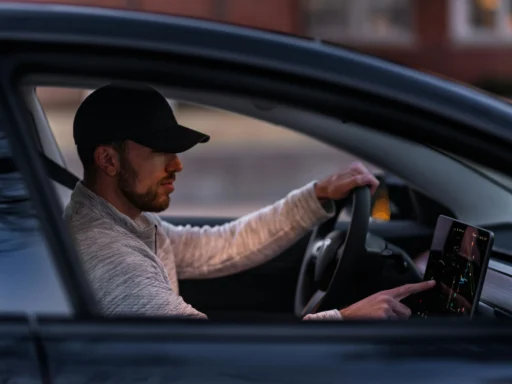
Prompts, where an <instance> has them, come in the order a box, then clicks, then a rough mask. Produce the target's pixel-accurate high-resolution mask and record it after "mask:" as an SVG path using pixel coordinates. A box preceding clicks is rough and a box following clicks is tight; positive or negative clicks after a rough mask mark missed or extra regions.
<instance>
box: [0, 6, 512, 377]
mask: <svg viewBox="0 0 512 384" xmlns="http://www.w3.org/2000/svg"><path fill="white" fill-rule="evenodd" d="M35 9H37V10H38V12H37V13H35V12H33V8H29V9H28V11H27V9H20V10H17V11H16V9H14V10H12V9H10V8H9V10H10V12H9V17H7V18H6V19H5V20H4V19H2V20H4V21H5V22H4V23H0V28H5V26H6V25H10V26H11V27H12V28H15V27H16V25H18V24H17V23H15V21H18V20H20V19H21V20H23V23H22V24H23V26H22V28H23V31H26V30H31V29H32V30H35V31H37V32H38V33H35V34H33V35H28V34H23V35H20V36H18V39H19V40H21V39H28V37H27V36H37V39H43V40H44V37H45V34H44V29H45V28H54V27H56V26H60V27H61V28H62V30H60V32H61V33H62V35H61V34H58V33H54V34H50V36H49V37H50V39H51V44H48V45H44V44H40V45H38V48H37V52H33V51H29V53H28V54H27V55H25V56H24V57H19V56H16V58H17V59H18V60H21V61H11V62H9V64H10V65H9V66H8V67H6V66H1V68H2V69H3V70H4V72H2V75H3V80H4V81H3V82H2V83H1V88H0V92H3V95H2V96H3V97H1V98H0V105H1V106H2V108H1V112H2V116H8V117H9V119H8V120H7V123H6V124H7V126H8V127H9V128H8V130H9V132H10V135H11V136H12V138H13V142H14V143H15V144H16V151H15V153H17V156H22V155H23V156H26V158H27V159H28V160H29V161H28V165H25V166H24V168H23V169H24V170H25V173H26V174H27V175H28V176H30V177H27V183H28V185H29V187H30V188H29V191H30V193H31V196H33V197H34V199H35V201H36V202H37V204H36V207H37V208H38V212H39V213H42V215H41V217H42V221H41V223H42V224H43V225H42V228H43V233H44V238H45V239H46V240H48V244H49V245H50V249H51V251H52V256H53V257H52V258H49V259H48V265H50V266H52V268H53V270H54V272H55V273H54V274H53V275H50V276H49V277H48V276H47V275H44V276H42V275H37V274H36V275H37V276H41V277H43V278H45V279H47V280H48V279H50V280H52V279H53V281H54V284H55V285H57V286H61V291H62V293H64V297H67V299H68V301H65V302H66V303H67V305H66V306H64V307H63V308H61V310H62V311H64V310H65V309H67V311H68V313H61V314H53V316H45V315H44V313H41V314H40V315H38V316H37V317H35V318H34V320H33V321H32V325H31V327H32V328H31V330H32V332H34V336H37V337H38V338H39V341H40V343H41V344H40V347H42V348H41V349H40V352H41V354H43V357H44V360H43V361H42V367H44V368H45V369H46V372H47V380H46V381H47V382H56V383H69V382H77V383H82V382H91V381H93V382H122V383H126V382H141V381H142V382H144V381H146V382H148V381H149V382H151V381H153V382H158V381H160V382H162V381H163V382H169V381H181V382H201V381H209V382H210V381H213V382H223V383H224V382H248V381H263V382H290V381H291V382H317V381H318V380H321V381H322V382H336V383H339V382H340V381H344V380H345V381H347V382H353V383H357V382H386V380H387V381H388V382H392V383H398V382H413V381H414V382H429V381H430V382H442V381H443V380H444V381H451V382H453V381H464V382H468V383H470V382H471V381H472V380H473V382H477V381H480V382H503V381H504V380H505V379H507V380H508V379H509V378H510V377H511V375H512V371H511V367H510V358H511V356H510V342H511V341H512V335H511V333H510V327H509V325H508V324H503V323H501V324H498V323H485V322H482V323H479V322H473V323H471V324H467V323H464V324H461V323H458V322H453V323H452V322H447V321H443V322H430V321H428V322H427V321H425V322H417V321H416V322H414V321H410V322H405V323H402V322H390V323H381V322H376V323H370V324H369V323H355V322H339V323H332V324H331V323H321V324H317V323H306V322H304V323H300V322H294V323H287V324H281V325H278V324H274V325H266V324H258V325H255V324H238V325H235V324H230V323H215V322H192V321H190V322H186V321H177V320H176V321H175V322H173V321H171V320H170V319H152V318H144V317H142V318H137V319H105V318H103V317H101V316H99V315H98V313H97V312H95V308H94V304H95V303H94V302H93V301H91V298H90V297H89V296H88V294H87V290H86V289H85V285H84V284H82V283H83V282H84V278H83V273H82V274H79V272H80V263H79V262H78V259H77V258H75V257H74V256H73V255H74V253H73V248H72V247H71V246H70V241H69V239H70V237H69V234H68V233H67V232H66V231H65V229H64V228H63V226H62V223H61V221H60V217H59V215H60V214H61V209H59V207H58V205H56V204H55V202H56V201H58V199H57V197H56V195H55V194H53V195H52V194H51V192H52V190H51V189H50V188H48V187H49V181H48V180H46V181H45V177H46V176H47V175H46V172H45V170H44V169H43V167H42V165H41V163H40V162H39V161H38V160H39V158H38V157H37V156H36V152H35V149H36V146H35V144H34V143H32V144H31V141H30V139H29V138H31V137H32V133H33V131H31V130H30V119H29V118H28V116H27V115H25V113H26V111H25V110H24V109H23V108H22V105H23V103H22V102H21V100H20V98H19V97H16V95H17V89H14V88H11V87H12V85H13V84H16V78H15V77H14V76H12V75H14V73H9V72H8V71H9V70H13V69H20V71H21V68H25V69H27V68H32V69H34V68H36V69H39V70H41V71H48V70H50V69H51V70H53V72H57V73H62V72H65V73H67V74H70V73H71V74H75V75H76V74H77V72H78V73H80V75H81V76H86V75H88V76H91V77H93V75H96V76H98V75H99V74H100V73H102V74H103V76H105V75H106V73H108V77H110V78H116V76H121V74H123V75H124V76H127V77H130V78H132V79H139V80H143V81H147V80H148V79H152V80H153V81H155V79H156V80H159V81H164V79H168V77H167V75H170V74H171V72H169V71H170V69H169V66H171V65H172V64H173V63H174V64H175V63H177V61H172V60H168V61H167V60H165V56H164V59H162V52H163V51H164V50H163V49H161V46H160V45H149V46H151V47H155V46H157V47H158V48H155V50H156V52H153V53H154V54H155V55H154V56H151V55H148V54H147V51H143V52H140V51H134V52H132V51H129V52H128V53H127V52H126V50H121V49H119V51H118V50H116V49H113V48H112V42H113V41H112V40H109V43H108V44H109V45H108V50H98V51H94V47H95V45H94V44H90V45H89V46H88V49H87V50H84V49H76V50H75V49H74V48H73V47H74V46H73V45H69V42H70V41H73V42H75V41H74V40H73V39H75V38H77V36H80V34H81V33H84V31H87V30H88V28H91V31H92V33H93V34H94V33H97V31H98V30H99V31H103V33H105V32H104V31H109V33H110V34H109V36H110V37H112V35H115V34H118V33H125V34H128V35H129V34H130V33H132V32H136V34H137V36H144V33H142V32H148V33H149V31H156V33H160V32H159V31H161V30H160V29H158V28H154V27H155V23H154V21H155V20H153V19H147V20H146V23H144V22H143V20H144V17H143V16H141V15H139V16H137V17H134V19H133V20H131V19H130V17H129V16H128V15H123V17H120V18H119V19H117V18H115V17H113V14H112V13H109V14H108V15H107V16H105V15H101V14H98V13H96V12H93V13H91V14H88V13H87V12H85V11H83V10H80V11H77V10H74V11H69V12H64V10H63V9H62V8H60V7H56V9H54V8H52V9H51V11H43V10H42V9H40V8H35ZM45 12H50V13H45ZM59 12H64V13H63V14H60V13H59ZM13 15H14V16H13ZM104 16H105V18H104ZM1 17H2V15H1V14H0V18H1ZM4 17H5V15H4ZM13 17H14V19H12V18H13ZM130 20H131V21H130ZM141 20H142V21H141ZM158 20H159V21H160V22H161V20H160V19H158ZM8 21H11V22H10V23H8ZM114 25H115V26H117V27H119V28H112V27H113V26H114ZM179 25H180V26H182V27H183V24H179ZM185 25H188V24H186V23H185ZM191 25H195V24H191ZM159 26H160V27H164V26H165V24H159ZM135 27H137V30H136V31H134V29H135ZM38 28H41V29H43V30H39V29H38ZM139 28H140V29H139ZM192 30H194V29H192ZM164 32H166V31H165V30H164ZM182 32H184V31H182ZM188 32H190V30H188ZM200 32H201V30H199V31H196V33H200ZM222 33H223V35H226V31H223V32H222ZM163 35H164V36H165V39H168V38H169V36H173V34H169V33H163ZM209 35H211V32H209ZM228 35H229V34H228ZM59 36H61V37H62V36H65V37H66V38H65V39H64V42H65V47H66V49H62V48H63V46H60V45H59V46H58V48H61V49H54V48H55V46H53V48H52V44H56V43H57V41H58V39H59ZM178 36H184V34H178ZM47 37H48V36H47ZM82 37H84V36H82ZM86 37H87V36H85V37H84V38H83V39H78V40H79V41H76V43H77V44H79V42H83V41H84V39H86ZM124 37H125V39H122V42H123V43H126V36H124ZM235 37H236V36H235ZM238 38H240V36H238ZM187 39H190V35H187ZM19 40H17V42H18V44H16V45H15V48H14V49H15V52H14V54H18V53H19V52H18V51H19V49H20V44H19ZM95 41H96V40H95ZM104 41H105V40H104V39H103V38H102V39H101V42H104ZM114 41H115V40H114ZM187 41H189V40H187ZM236 41H237V40H236V39H235V42H236ZM118 43H119V44H120V45H121V42H118ZM138 43H141V41H140V40H137V39H135V40H134V41H131V43H130V44H128V45H129V46H130V47H131V48H132V49H133V47H134V46H136V45H137V44H138ZM189 43H190V41H189ZM96 44H100V45H102V43H100V42H98V41H96ZM267 44H271V45H272V44H273V43H272V42H270V41H267ZM142 45H143V46H145V47H146V48H147V47H148V44H147V42H143V44H142ZM189 45H190V44H189ZM189 45H188V48H190V46H189ZM235 46H237V45H236V44H235ZM262 46H265V44H262V45H260V48H261V47H262ZM272 46H273V45H272ZM124 47H126V46H125V45H124ZM237 47H238V49H243V48H244V47H246V44H241V45H238V46H237ZM75 48H77V47H75ZM81 48H83V47H81ZM45 49H48V50H51V52H46V51H45ZM42 51H43V52H44V53H45V54H44V55H40V53H41V52H42ZM84 51H86V52H84ZM114 51H115V52H116V53H117V54H119V56H116V55H115V54H114ZM231 51H232V50H231ZM100 52H101V53H103V55H99V53H100ZM120 52H122V55H121V54H120ZM187 52H189V51H187ZM50 53H51V54H50ZM107 53H108V55H107ZM109 55H112V56H109ZM149 57H153V58H155V59H154V61H153V60H149ZM230 57H231V58H232V56H230ZM190 59H191V58H190ZM1 60H4V61H5V57H4V58H1V59H0V62H2V61H1ZM23 60H26V61H23ZM145 60H148V61H149V62H150V63H149V64H155V63H161V64H162V66H161V67H158V66H156V67H157V69H159V71H157V70H156V69H155V67H154V66H152V65H149V66H144V65H141V63H144V62H145ZM191 61H192V60H191ZM227 61H228V60H227ZM228 62H229V61H228ZM2 63H3V62H2ZM145 63H146V64H148V63H147V62H145ZM194 63H195V64H200V63H202V64H203V67H204V66H205V63H204V62H202V61H200V62H199V63H198V62H194ZM257 63H260V64H261V62H260V61H258V62H254V63H253V65H254V66H257V65H256V64H257ZM317 63H318V64H321V63H322V61H321V60H317ZM19 64H27V65H26V66H20V68H18V67H17V66H18V65H19ZM28 64H30V65H28ZM185 64H186V65H185V68H186V69H188V70H192V67H193V66H192V65H190V62H188V61H187V62H186V63H185ZM224 64H225V63H224ZM139 65H141V67H142V69H141V68H139V67H138V66H139ZM203 67H202V68H201V69H202V71H201V72H204V73H206V74H209V75H210V76H211V78H209V77H208V78H207V79H210V80H213V78H214V77H215V76H214V75H212V74H211V72H209V71H207V70H206V69H209V70H210V69H212V67H208V68H203ZM149 68H151V69H153V70H151V71H150V70H148V69H149ZM162 68H165V69H162ZM109 70H110V71H109ZM95 71H98V72H95ZM260 72H261V71H258V73H260ZM15 73H17V74H19V73H20V72H18V71H17V72H15ZM187 73H188V72H187ZM250 73H253V72H250ZM193 74H194V75H197V73H196V72H194V73H193ZM230 74H231V76H233V75H234V72H233V71H231V72H230ZM188 75H189V76H190V75H191V73H188ZM245 75H246V76H247V77H250V75H249V74H247V73H246V74H245ZM301 78H302V77H298V80H300V79H301ZM236 79H237V80H238V81H240V82H241V83H238V86H242V85H244V83H243V81H242V80H244V79H245V77H244V76H239V77H236ZM264 79H267V80H268V78H266V77H264ZM7 80H8V81H7ZM203 80H204V78H203ZM260 80H261V79H260ZM273 80H274V82H273V83H272V84H273V87H272V88H271V90H277V88H278V83H277V81H275V78H274V79H273ZM296 80H297V79H296ZM221 83H222V82H221ZM306 83H307V84H308V86H309V87H314V84H315V83H313V84H312V83H311V82H306ZM258 84H260V85H261V84H262V82H254V83H252V85H253V86H254V87H242V88H244V89H245V90H253V91H254V90H257V89H259V88H258V87H257V86H258ZM267 84H268V83H267ZM203 86H205V84H203ZM274 87H275V88H274ZM306 88H307V87H306ZM304 89H305V88H304ZM291 90H293V91H294V92H295V93H293V94H294V95H295V94H296V93H297V92H298V89H297V87H292V88H291ZM299 90H301V88H299ZM260 91H261V89H260ZM272 94H273V95H281V97H283V98H285V97H284V96H285V95H283V94H279V92H276V93H274V92H273V93H272ZM336 94H337V93H336ZM288 96H289V94H288ZM285 99H286V98H285ZM306 99H307V100H306V101H307V102H314V100H315V99H314V98H311V97H307V98H306ZM4 123H5V121H4ZM429 127H430V126H429ZM436 127H437V128H439V127H438V126H436ZM415 131H421V134H422V135H424V137H426V138H432V136H434V135H435V133H436V129H434V130H433V131H431V130H429V129H426V128H425V126H421V125H420V124H418V126H417V129H416V130H415ZM443 131H450V126H449V125H447V126H443ZM452 133H453V131H452ZM404 135H405V134H404ZM489 136H490V140H489V143H494V144H496V146H495V148H494V149H495V151H494V152H493V153H494V155H493V153H491V152H490V151H486V150H485V149H486V148H485V145H483V148H482V152H483V155H484V157H486V158H487V161H488V162H491V163H492V160H493V159H494V160H496V158H497V156H498V155H499V151H498V149H506V147H507V146H506V145H505V143H504V141H503V139H500V140H498V139H496V137H495V136H493V135H491V134H489V135H488V137H487V138H489ZM472 138H473V136H472V135H471V134H469V133H467V132H466V134H465V135H464V136H460V137H459V139H461V140H462V139H466V140H469V141H471V139H472ZM492 138H494V139H495V140H492ZM473 139H474V138H473ZM477 141H478V140H477ZM508 148H509V149H510V146H509V147H508ZM31 151H32V152H31ZM502 160H503V159H502ZM505 160H506V158H505ZM506 165H507V166H509V165H510V164H509V163H506ZM494 166H496V167H499V165H497V164H496V163H494ZM44 204H46V205H44ZM44 207H47V208H44ZM48 207H49V208H48ZM38 217H39V216H38ZM59 223H60V224H59ZM64 260H67V261H66V262H64ZM82 272H83V271H82ZM34 287H35V289H39V288H40V287H41V286H40V285H34ZM62 287H63V288H62ZM41 292H44V290H41ZM41 292H39V293H41ZM45 302H46V303H47V302H48V301H47V300H46V301H43V302H42V303H39V304H45ZM50 302H53V297H52V300H50ZM23 309H24V308H23ZM70 314H71V315H72V316H69V315H70ZM58 317H60V318H58ZM137 368H138V369H137Z"/></svg>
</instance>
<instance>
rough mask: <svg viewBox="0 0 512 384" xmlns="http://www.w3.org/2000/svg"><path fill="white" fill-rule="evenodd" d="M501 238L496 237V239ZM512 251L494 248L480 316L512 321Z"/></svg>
mask: <svg viewBox="0 0 512 384" xmlns="http://www.w3.org/2000/svg"><path fill="white" fill-rule="evenodd" d="M498 238H499V237H498V236H496V239H498ZM511 293H512V251H508V250H505V249H500V248H498V247H494V248H493V251H492V255H491V260H490V261H489V266H488V269H487V273H486V276H485V281H484V287H483V290H482V295H481V297H480V304H479V306H478V313H477V315H478V316H485V317H495V318H510V319H512V295H511Z"/></svg>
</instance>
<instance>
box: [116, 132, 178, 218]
mask: <svg viewBox="0 0 512 384" xmlns="http://www.w3.org/2000/svg"><path fill="white" fill-rule="evenodd" d="M119 159H120V172H119V175H118V179H117V185H118V188H119V191H120V192H121V193H122V194H123V196H124V197H125V198H126V199H127V200H128V201H129V202H130V203H131V204H132V205H133V206H134V207H135V208H137V209H139V210H141V211H144V212H162V211H164V210H166V209H167V208H168V207H169V204H170V201H171V198H170V196H169V195H170V194H171V193H172V192H173V191H174V181H175V179H176V173H177V172H181V170H182V169H183V166H182V164H181V162H180V160H179V158H178V156H177V155H175V154H170V153H157V152H154V151H153V150H151V149H150V148H147V147H144V146H142V145H139V144H137V143H134V142H132V141H127V142H126V145H125V151H124V154H123V153H121V154H120V156H119Z"/></svg>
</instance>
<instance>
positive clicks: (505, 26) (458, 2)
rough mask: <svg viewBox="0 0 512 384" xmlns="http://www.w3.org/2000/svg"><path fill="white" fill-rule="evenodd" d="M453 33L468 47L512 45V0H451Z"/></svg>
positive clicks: (454, 36)
mask: <svg viewBox="0 0 512 384" xmlns="http://www.w3.org/2000/svg"><path fill="white" fill-rule="evenodd" d="M450 4H451V11H450V14H451V16H450V20H451V30H452V34H453V39H454V40H455V41H459V42H463V43H466V44H485V45H488V44H491V45H492V44H497V43H498V44H499V43H503V42H512V0H451V3H450Z"/></svg>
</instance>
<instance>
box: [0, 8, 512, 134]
mask: <svg viewBox="0 0 512 384" xmlns="http://www.w3.org/2000/svg"><path fill="white" fill-rule="evenodd" d="M0 40H1V41H18V42H19V41H26V42H30V43H49V44H59V43H60V44H73V45H93V46H96V47H106V48H108V47H118V48H130V49H138V50H141V51H151V52H162V53H164V52H166V53H185V54H187V55H193V56H199V57H202V56H203V57H208V58H212V57H213V58H216V59H217V60H227V61H230V62H238V63H241V64H247V65H251V66H254V65H257V66H258V68H265V69H270V70H275V71H280V72H285V73H288V74H294V75H298V76H302V77H306V78H311V79H312V80H317V81H322V82H326V83H328V84H330V85H336V84H339V85H340V86H343V87H345V89H346V87H349V88H350V89H354V90H357V91H362V92H368V93H370V94H372V95H377V96H379V95H380V96H382V97H385V98H387V99H388V100H389V99H391V100H393V99H394V100H396V101H397V102H400V103H404V104H408V105H410V106H412V107H418V108H421V109H423V110H428V111H432V112H435V113H436V114H440V115H443V116H446V117H449V118H450V119H455V120H456V121H458V122H461V123H464V124H466V125H467V126H472V127H475V128H477V129H481V130H485V131H487V132H488V133H492V134H494V135H496V136H499V137H502V138H505V139H507V140H511V141H512V130H511V129H510V127H511V126H512V106H511V105H510V104H509V103H507V102H504V101H502V100H500V99H499V98H497V97H492V96H490V95H488V94H486V93H483V92H478V91H477V90H475V89H472V88H470V87H466V86H464V85H461V84H457V83H455V82H452V81H449V80H445V79H442V78H438V77H435V76H432V75H430V74H426V73H422V72H420V71H417V70H414V69H410V68H406V67H404V66H402V65H399V64H396V63H392V62H389V61H386V60H384V59H381V58H377V57H373V56H370V55H367V54H363V53H360V52H355V51H351V50H348V49H346V48H342V47H339V46H334V45H331V44H326V43H324V42H321V41H317V40H312V39H307V38H300V37H294V36H291V35H285V34H282V33H273V32H268V31H262V30H257V29H251V28H245V27H240V26H233V25H228V24H223V23H219V22H213V21H205V20H199V19H192V18H186V17H178V16H169V15H160V14H153V13H148V12H136V11H129V10H118V9H105V8H94V7H84V6H69V5H53V4H52V5H48V4H26V3H25V4H20V3H2V4H0ZM340 91H341V90H340Z"/></svg>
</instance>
